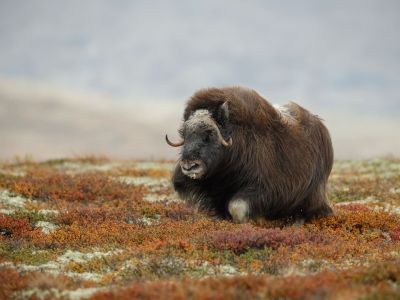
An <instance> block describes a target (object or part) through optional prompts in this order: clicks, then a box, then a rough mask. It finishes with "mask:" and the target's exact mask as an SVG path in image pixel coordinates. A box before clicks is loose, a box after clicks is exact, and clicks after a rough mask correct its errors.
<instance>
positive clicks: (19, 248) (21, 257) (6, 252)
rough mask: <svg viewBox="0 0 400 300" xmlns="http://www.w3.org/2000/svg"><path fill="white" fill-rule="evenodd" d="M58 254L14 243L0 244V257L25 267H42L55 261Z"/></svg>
mask: <svg viewBox="0 0 400 300" xmlns="http://www.w3.org/2000/svg"><path fill="white" fill-rule="evenodd" d="M57 255H58V253H57V252H54V251H50V250H38V249H34V248H29V247H28V246H26V245H19V244H16V243H15V242H0V257H3V258H4V259H5V260H6V261H12V262H14V263H22V264H27V265H42V264H44V263H46V262H48V261H51V260H54V259H56V257H57Z"/></svg>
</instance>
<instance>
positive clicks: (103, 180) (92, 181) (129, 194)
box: [7, 172, 146, 203]
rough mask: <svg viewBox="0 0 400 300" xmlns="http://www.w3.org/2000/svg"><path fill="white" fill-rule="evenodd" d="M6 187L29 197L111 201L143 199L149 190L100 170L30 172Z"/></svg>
mask: <svg viewBox="0 0 400 300" xmlns="http://www.w3.org/2000/svg"><path fill="white" fill-rule="evenodd" d="M7 187H8V188H9V189H11V190H12V191H14V192H16V193H19V194H21V195H23V196H25V197H29V198H35V199H40V200H54V201H58V200H63V201H67V202H86V203H90V202H95V201H97V202H101V203H102V202H111V201H114V200H118V199H124V198H129V200H130V201H133V202H135V201H141V200H142V198H143V193H144V192H145V191H146V189H145V188H144V187H142V186H137V187H136V186H132V185H127V184H124V183H121V182H117V181H114V180H112V179H110V178H109V177H108V176H106V175H104V174H101V173H83V174H76V175H67V174H64V173H59V172H39V173H29V174H27V175H26V176H23V177H17V178H14V179H13V180H12V181H9V182H8V184H7Z"/></svg>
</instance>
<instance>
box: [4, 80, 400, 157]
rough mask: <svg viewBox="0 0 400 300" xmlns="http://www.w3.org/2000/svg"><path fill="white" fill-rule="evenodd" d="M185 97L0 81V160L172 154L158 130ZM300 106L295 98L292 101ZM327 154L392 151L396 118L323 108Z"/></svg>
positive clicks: (399, 144) (398, 143) (172, 124)
mask: <svg viewBox="0 0 400 300" xmlns="http://www.w3.org/2000/svg"><path fill="white" fill-rule="evenodd" d="M184 101H185V99H180V101H175V102H172V101H169V102H168V101H160V100H159V101H147V102H146V101H143V100H141V101H137V100H135V101H134V99H126V100H121V99H106V98H102V97H96V96H93V95H84V94H72V93H70V92H66V91H63V90H61V89H55V88H54V87H49V86H45V85H42V84H36V83H28V82H21V81H11V80H5V79H2V80H0V141H1V147H0V159H10V158H12V157H13V156H15V155H22V156H23V155H25V154H30V155H32V156H33V158H34V159H39V160H40V159H49V158H56V157H65V156H71V155H75V154H76V155H82V154H106V155H108V156H111V157H121V158H157V159H163V158H168V159H171V158H172V159H173V158H175V157H176V156H177V154H178V150H177V149H173V148H171V147H169V146H167V145H166V143H165V141H164V135H165V133H168V134H170V135H171V137H176V136H177V129H178V126H179V123H180V120H181V114H182V111H183V106H184ZM300 104H301V103H300ZM320 115H321V117H322V118H323V119H325V121H326V125H327V126H328V128H329V129H330V132H331V134H332V138H333V143H334V148H335V155H336V158H340V159H359V158H360V159H361V158H370V157H376V156H384V155H387V154H394V155H397V156H398V155H400V139H399V138H398V137H399V133H398V131H399V130H400V120H399V119H396V118H394V117H393V118H390V117H379V116H376V117H367V116H363V115H361V114H360V115H354V114H352V113H338V112H332V111H328V109H327V110H326V112H325V113H320Z"/></svg>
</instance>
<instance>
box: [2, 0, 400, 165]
mask: <svg viewBox="0 0 400 300" xmlns="http://www.w3.org/2000/svg"><path fill="white" fill-rule="evenodd" d="M399 30H400V1H399V0H332V1H328V0H309V1H301V0H292V1H288V0H280V1H268V0H260V1H234V0H219V1H218V0H203V1H188V0H182V1H178V0H172V1H167V0H160V1H151V0H150V1H132V0H126V1H122V0H112V1H111V0H107V1H106V0H84V1H83V0H68V1H64V0H62V1H61V0H31V1H23V0H0V141H1V142H2V143H3V144H4V145H5V147H1V148H0V159H1V158H8V157H12V156H13V155H15V154H21V155H23V154H26V153H30V154H33V156H34V157H39V158H43V159H45V158H50V157H62V156H69V155H71V153H89V154H96V153H103V154H107V155H108V154H110V155H115V156H118V157H157V158H159V157H174V156H176V155H177V150H176V149H173V150H174V151H172V150H171V149H166V146H165V141H164V135H165V133H166V132H168V133H171V134H172V135H173V134H174V133H175V134H176V129H177V127H178V124H179V120H180V118H181V114H182V111H183V103H184V101H185V100H186V99H187V98H188V97H189V96H190V95H191V94H193V92H194V91H196V90H198V89H200V88H203V87H209V86H226V85H243V86H247V87H250V88H253V89H255V90H257V91H258V92H259V93H260V94H261V95H262V96H264V97H265V98H267V99H268V100H270V102H272V103H278V104H279V103H280V104H283V103H286V102H287V101H289V100H292V101H295V102H297V103H299V104H300V105H302V106H304V107H306V108H307V109H310V110H311V111H312V112H314V113H317V114H319V115H320V116H322V117H323V119H325V120H326V124H327V126H328V128H329V129H330V131H331V134H332V137H333V142H334V147H335V153H336V157H337V158H369V157H377V156H382V155H385V154H388V153H392V154H395V155H400V139H399V138H398V132H399V130H400V119H399V115H400V71H399V70H400V39H399ZM21 80H25V82H22V83H21ZM86 95H90V97H89V98H90V101H88V97H87V96H86Z"/></svg>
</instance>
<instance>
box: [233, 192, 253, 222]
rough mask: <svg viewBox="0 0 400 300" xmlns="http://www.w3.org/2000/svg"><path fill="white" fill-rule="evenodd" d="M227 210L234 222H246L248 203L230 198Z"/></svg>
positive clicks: (247, 218)
mask: <svg viewBox="0 0 400 300" xmlns="http://www.w3.org/2000/svg"><path fill="white" fill-rule="evenodd" d="M228 210H229V213H230V214H231V216H232V219H233V222H235V223H246V222H247V221H248V220H249V205H248V204H247V202H246V201H245V200H243V199H240V198H239V199H234V200H231V201H230V202H229V205H228Z"/></svg>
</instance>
